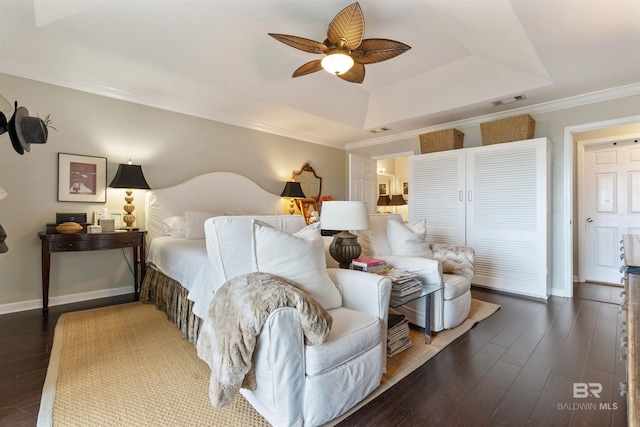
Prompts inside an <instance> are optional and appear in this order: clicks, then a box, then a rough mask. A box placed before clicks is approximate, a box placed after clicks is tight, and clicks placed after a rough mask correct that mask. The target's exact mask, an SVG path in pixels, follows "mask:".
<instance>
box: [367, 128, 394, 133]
mask: <svg viewBox="0 0 640 427" xmlns="http://www.w3.org/2000/svg"><path fill="white" fill-rule="evenodd" d="M389 130H391V128H378V129H371V130H370V131H369V132H371V133H380V132H386V131H389Z"/></svg>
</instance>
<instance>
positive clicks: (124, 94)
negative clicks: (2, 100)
mask: <svg viewBox="0 0 640 427" xmlns="http://www.w3.org/2000/svg"><path fill="white" fill-rule="evenodd" d="M0 72H1V73H5V74H10V75H13V76H17V77H22V78H25V79H31V80H35V81H39V82H43V83H49V84H52V85H55V86H61V87H66V88H69V89H75V90H79V91H81V92H86V93H92V94H94V95H100V96H106V97H108V98H114V99H119V100H122V101H128V102H133V103H135V104H140V105H146V106H148V107H154V108H159V109H161V110H166V111H172V112H174V113H181V114H186V115H188V116H193V117H199V118H201V119H207V120H213V121H216V122H220V123H226V124H229V125H233V126H238V127H242V128H246V129H252V130H255V131H258V132H265V133H270V134H273V135H279V136H283V137H286V138H293V139H299V140H301V141H307V142H311V143H313V144H318V145H324V146H327V147H332V148H339V149H342V150H344V143H341V142H336V141H331V140H327V139H324V138H319V137H317V136H312V135H309V134H306V133H301V132H296V131H292V130H289V129H282V128H279V127H275V126H271V125H266V124H264V123H259V122H255V121H252V120H243V119H240V118H238V117H231V116H228V115H223V114H216V113H212V112H210V111H203V110H200V109H198V108H193V107H191V106H187V105H183V104H178V103H176V102H175V101H173V100H168V99H162V98H156V97H152V96H148V95H143V94H140V93H134V92H129V91H125V90H121V89H118V88H115V87H111V86H106V85H103V84H100V83H96V82H92V81H88V80H84V79H80V78H77V77H72V76H65V75H62V74H59V73H56V72H53V71H49V70H41V69H38V68H33V67H29V66H26V65H23V64H16V63H14V62H9V61H0Z"/></svg>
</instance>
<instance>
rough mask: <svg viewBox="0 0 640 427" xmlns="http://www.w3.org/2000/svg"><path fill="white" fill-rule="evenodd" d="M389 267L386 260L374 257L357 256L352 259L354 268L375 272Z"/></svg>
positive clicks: (352, 267)
mask: <svg viewBox="0 0 640 427" xmlns="http://www.w3.org/2000/svg"><path fill="white" fill-rule="evenodd" d="M385 268H387V263H386V261H384V260H382V259H378V258H374V257H362V258H356V259H354V260H353V261H351V269H352V270H360V271H366V272H368V273H375V272H377V271H381V270H384V269H385Z"/></svg>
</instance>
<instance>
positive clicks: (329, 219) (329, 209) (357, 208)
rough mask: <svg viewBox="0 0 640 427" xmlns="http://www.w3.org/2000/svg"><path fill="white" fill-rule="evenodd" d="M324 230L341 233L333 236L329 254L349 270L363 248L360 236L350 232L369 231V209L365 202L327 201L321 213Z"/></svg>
mask: <svg viewBox="0 0 640 427" xmlns="http://www.w3.org/2000/svg"><path fill="white" fill-rule="evenodd" d="M320 228H321V229H322V230H333V231H339V233H337V234H335V235H334V236H333V242H331V246H329V253H330V254H331V256H332V257H333V259H335V260H336V261H338V263H339V264H340V268H349V266H350V265H351V261H353V259H354V258H358V257H359V256H360V253H361V252H362V248H361V247H360V244H359V243H358V236H356V235H355V234H352V233H350V232H349V230H368V229H369V228H370V225H369V209H367V204H366V203H365V202H357V201H326V202H324V203H322V210H321V213H320Z"/></svg>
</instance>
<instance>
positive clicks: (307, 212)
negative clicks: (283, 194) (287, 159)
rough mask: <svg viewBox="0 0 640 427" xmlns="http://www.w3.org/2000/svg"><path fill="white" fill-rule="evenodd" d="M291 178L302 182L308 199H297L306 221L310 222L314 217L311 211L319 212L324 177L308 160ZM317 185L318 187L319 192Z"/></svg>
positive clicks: (301, 184)
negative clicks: (317, 172) (318, 173)
mask: <svg viewBox="0 0 640 427" xmlns="http://www.w3.org/2000/svg"><path fill="white" fill-rule="evenodd" d="M291 179H292V180H293V181H297V182H299V183H300V186H301V187H302V191H303V193H304V194H305V196H307V198H306V199H301V200H296V204H298V209H300V212H302V214H303V215H304V219H305V221H307V224H309V223H310V222H311V219H312V216H311V212H313V211H314V210H315V211H316V212H318V202H319V201H320V197H321V195H322V177H320V176H318V175H317V174H316V171H315V170H314V169H313V168H312V167H311V165H310V164H309V163H308V162H307V163H305V164H304V165H302V168H300V170H299V171H298V172H296V171H294V172H292V173H291ZM315 186H317V188H318V190H317V194H316V192H315ZM312 209H313V210H312Z"/></svg>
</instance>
